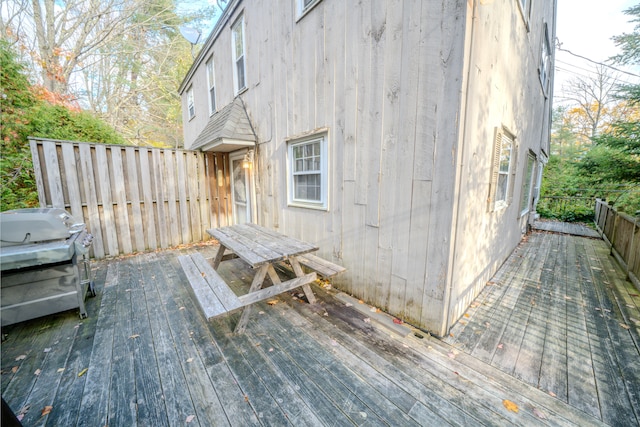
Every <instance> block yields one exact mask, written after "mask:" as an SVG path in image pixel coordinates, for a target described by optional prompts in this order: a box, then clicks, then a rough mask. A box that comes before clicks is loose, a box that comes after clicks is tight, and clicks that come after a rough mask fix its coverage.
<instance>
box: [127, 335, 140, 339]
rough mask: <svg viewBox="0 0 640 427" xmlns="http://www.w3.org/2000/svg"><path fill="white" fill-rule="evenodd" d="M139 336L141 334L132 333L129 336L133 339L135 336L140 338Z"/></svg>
mask: <svg viewBox="0 0 640 427" xmlns="http://www.w3.org/2000/svg"><path fill="white" fill-rule="evenodd" d="M139 336H140V335H139V334H133V335H131V336H130V337H129V338H131V339H135V338H138V337H139Z"/></svg>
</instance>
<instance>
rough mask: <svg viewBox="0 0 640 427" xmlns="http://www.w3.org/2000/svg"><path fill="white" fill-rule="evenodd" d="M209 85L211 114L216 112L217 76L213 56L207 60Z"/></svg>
mask: <svg viewBox="0 0 640 427" xmlns="http://www.w3.org/2000/svg"><path fill="white" fill-rule="evenodd" d="M207 86H208V88H209V115H211V114H213V113H215V112H216V77H215V74H214V70H213V58H209V60H208V61H207Z"/></svg>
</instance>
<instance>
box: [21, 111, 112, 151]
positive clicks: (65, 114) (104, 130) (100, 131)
mask: <svg viewBox="0 0 640 427" xmlns="http://www.w3.org/2000/svg"><path fill="white" fill-rule="evenodd" d="M32 113H33V118H32V125H33V127H32V129H33V133H32V135H31V136H36V137H41V138H48V139H60V140H73V141H87V142H103V143H109V144H124V143H125V141H124V139H123V138H122V137H121V136H120V135H118V134H117V133H116V132H115V131H114V130H113V128H111V127H110V126H108V125H107V124H105V123H104V122H103V121H102V120H100V119H98V118H96V117H95V116H94V115H92V114H91V113H88V112H86V111H80V112H75V111H70V110H69V109H68V108H65V107H63V106H60V105H49V104H46V103H39V104H38V105H36V106H35V107H34V108H33V110H32Z"/></svg>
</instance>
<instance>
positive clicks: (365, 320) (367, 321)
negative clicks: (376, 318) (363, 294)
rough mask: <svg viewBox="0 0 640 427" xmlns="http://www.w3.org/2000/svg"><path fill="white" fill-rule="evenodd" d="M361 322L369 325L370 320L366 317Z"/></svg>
mask: <svg viewBox="0 0 640 427" xmlns="http://www.w3.org/2000/svg"><path fill="white" fill-rule="evenodd" d="M362 320H363V321H364V323H371V319H369V318H368V317H365V318H364V319H362Z"/></svg>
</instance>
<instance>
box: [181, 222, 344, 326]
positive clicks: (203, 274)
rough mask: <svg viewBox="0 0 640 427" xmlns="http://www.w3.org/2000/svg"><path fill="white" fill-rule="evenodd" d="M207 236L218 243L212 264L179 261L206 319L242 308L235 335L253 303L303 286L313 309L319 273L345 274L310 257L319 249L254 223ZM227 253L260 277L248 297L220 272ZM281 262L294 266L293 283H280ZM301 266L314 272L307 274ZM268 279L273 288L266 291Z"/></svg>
mask: <svg viewBox="0 0 640 427" xmlns="http://www.w3.org/2000/svg"><path fill="white" fill-rule="evenodd" d="M207 232H208V233H209V234H210V235H211V236H213V237H214V238H216V239H217V240H218V242H220V248H219V250H218V252H217V254H216V257H215V258H214V259H213V262H212V263H211V264H209V262H208V261H206V260H205V259H204V257H202V255H200V254H199V253H194V254H190V255H183V256H181V257H179V260H180V263H181V264H182V268H183V270H184V271H185V274H186V275H187V278H188V280H189V283H190V284H191V286H192V288H193V290H194V293H195V295H196V298H197V299H198V303H199V304H200V307H201V308H202V310H203V311H204V312H205V316H206V317H207V320H208V319H210V318H213V317H217V316H220V315H222V314H225V313H228V312H230V311H234V310H236V309H241V308H244V310H243V312H242V315H241V316H240V320H239V321H238V324H237V325H236V328H235V333H242V332H243V331H244V329H245V328H246V325H247V322H248V320H249V316H250V314H251V305H252V304H253V303H256V302H258V301H263V300H265V299H267V298H271V297H273V296H275V295H278V294H281V293H283V292H286V291H289V290H292V289H295V288H298V287H301V288H302V289H303V291H304V293H305V296H306V297H307V301H309V303H310V304H314V303H315V302H316V297H315V295H314V294H313V291H312V290H311V287H310V286H309V285H310V283H312V282H313V281H315V280H316V278H317V274H316V271H318V272H319V273H320V274H322V275H323V276H325V277H329V276H332V275H335V274H337V273H340V272H342V271H344V270H345V269H344V268H343V267H341V266H338V265H336V264H333V263H331V262H328V261H326V260H323V259H321V258H319V257H317V256H315V255H313V254H311V253H312V252H315V251H317V250H318V247H317V246H315V245H313V244H310V243H307V242H304V241H301V240H298V239H294V238H292V237H288V236H285V235H284V234H281V233H278V232H276V231H273V230H270V229H267V228H265V227H261V226H259V225H256V224H241V225H232V226H228V227H221V228H215V229H211V230H207ZM227 252H229V253H233V254H234V255H235V256H237V257H239V258H240V259H242V260H243V261H244V262H246V263H247V264H248V265H250V266H251V267H252V268H253V269H254V270H255V272H256V273H255V276H254V277H253V281H252V283H251V287H250V288H249V292H248V293H246V294H244V295H241V296H237V295H236V294H235V293H234V292H233V291H232V290H231V288H230V287H229V286H228V285H227V283H226V282H225V280H224V279H223V278H222V277H221V276H220V275H219V274H218V273H217V270H218V267H219V265H220V263H221V262H222V261H223V258H224V257H225V253H227ZM281 262H286V263H288V264H289V265H290V266H291V269H292V270H293V273H294V274H295V277H294V278H292V279H288V280H285V281H282V280H281V278H280V276H279V275H278V272H277V271H276V269H275V265H276V264H278V263H281ZM303 265H305V266H307V267H308V268H310V269H312V270H315V271H313V272H311V273H306V274H305V272H304V270H303V268H302V266H303ZM267 276H269V278H270V279H271V282H272V284H273V285H272V286H270V287H266V288H263V287H262V285H263V284H264V281H265V278H266V277H267Z"/></svg>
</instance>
